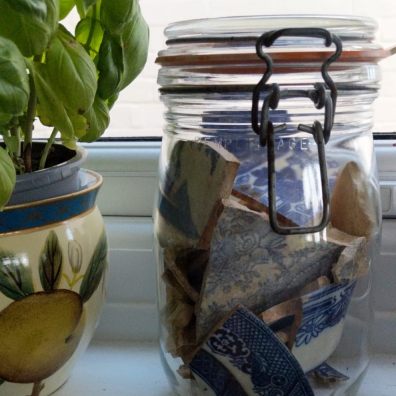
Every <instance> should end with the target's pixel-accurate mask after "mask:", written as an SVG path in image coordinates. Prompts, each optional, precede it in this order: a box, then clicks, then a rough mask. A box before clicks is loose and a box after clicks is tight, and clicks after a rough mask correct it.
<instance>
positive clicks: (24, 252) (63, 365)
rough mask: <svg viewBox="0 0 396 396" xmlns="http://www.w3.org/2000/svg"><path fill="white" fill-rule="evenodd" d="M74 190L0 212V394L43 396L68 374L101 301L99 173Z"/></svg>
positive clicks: (103, 253) (103, 248) (103, 255)
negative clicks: (97, 197) (83, 185)
mask: <svg viewBox="0 0 396 396" xmlns="http://www.w3.org/2000/svg"><path fill="white" fill-rule="evenodd" d="M81 172H82V173H84V178H85V180H87V183H86V186H85V187H84V188H83V189H82V190H80V191H78V192H75V193H69V194H65V195H62V196H58V197H55V198H50V199H45V200H40V201H35V202H33V203H29V204H22V205H14V206H9V207H7V208H6V209H5V210H4V211H3V212H1V213H0V378H1V386H0V396H26V395H31V396H46V395H49V394H51V393H53V392H54V391H55V390H56V389H58V388H59V387H60V386H61V385H62V384H64V382H65V381H66V380H67V379H68V377H69V375H70V372H71V369H72V367H73V364H74V363H75V360H76V359H77V357H78V355H80V353H81V352H83V351H84V349H85V348H86V347H87V346H88V343H89V341H90V339H91V337H92V335H93V332H94V329H95V326H96V324H97V322H98V318H99V315H100V312H101V308H102V305H103V300H104V275H105V270H106V267H107V242H106V236H105V231H104V225H103V220H102V217H101V215H100V212H99V210H98V208H97V207H96V205H95V200H96V195H97V192H98V190H99V187H100V186H101V184H102V178H101V176H100V175H98V174H96V173H93V172H88V171H81Z"/></svg>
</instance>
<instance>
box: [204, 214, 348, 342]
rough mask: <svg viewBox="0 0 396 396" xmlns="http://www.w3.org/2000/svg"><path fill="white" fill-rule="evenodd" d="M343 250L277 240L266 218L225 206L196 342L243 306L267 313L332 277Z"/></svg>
mask: <svg viewBox="0 0 396 396" xmlns="http://www.w3.org/2000/svg"><path fill="white" fill-rule="evenodd" d="M343 248H344V247H343V246H339V245H336V244H333V243H331V242H328V241H326V240H324V239H319V240H317V241H313V240H308V239H307V238H306V236H305V235H292V236H283V235H278V234H276V233H275V232H273V231H272V229H271V227H270V224H269V222H268V221H266V220H265V219H264V218H263V217H262V216H261V215H259V214H257V213H255V212H246V211H244V210H240V209H238V208H234V207H225V208H224V210H223V213H222V215H221V216H220V218H219V220H218V222H217V225H216V228H215V230H214V233H213V237H212V243H211V252H210V258H209V263H208V265H207V268H206V274H205V276H204V279H205V281H204V283H203V286H202V290H201V300H200V304H199V306H198V307H197V337H198V338H201V337H205V336H206V335H207V334H208V333H209V332H210V330H211V329H212V328H213V326H214V325H215V324H216V323H218V322H219V321H220V320H221V319H222V318H223V317H224V316H225V315H226V314H227V313H228V312H230V311H231V310H232V309H233V308H234V307H235V306H236V305H238V304H241V305H244V306H246V307H247V308H248V309H250V310H252V311H253V312H263V311H264V310H266V309H268V308H269V307H271V306H273V305H276V304H278V303H280V302H282V301H285V300H287V299H289V298H292V296H293V295H294V293H296V292H298V291H299V290H301V289H302V288H303V287H304V286H305V285H306V284H307V283H309V282H311V281H314V280H315V279H317V278H318V277H319V276H321V275H324V274H327V273H328V271H329V270H330V269H331V267H332V266H333V264H334V263H335V262H337V259H338V257H339V255H340V253H341V251H342V250H343Z"/></svg>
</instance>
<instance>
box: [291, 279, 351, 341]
mask: <svg viewBox="0 0 396 396" xmlns="http://www.w3.org/2000/svg"><path fill="white" fill-rule="evenodd" d="M355 285H356V281H355V282H349V283H342V284H338V285H330V286H328V287H326V288H325V290H320V291H318V292H313V293H311V294H310V295H309V296H308V300H307V301H306V302H305V303H304V305H303V320H302V324H301V326H300V328H299V330H298V333H297V336H296V342H295V345H296V347H300V346H302V345H307V344H309V343H310V342H311V340H312V339H313V338H316V337H318V336H319V335H320V334H321V333H322V332H323V331H324V330H326V329H328V328H330V327H333V326H336V325H337V324H338V323H340V321H341V320H342V319H344V317H345V315H346V313H347V310H348V306H349V303H350V301H351V297H352V294H353V290H354V288H355Z"/></svg>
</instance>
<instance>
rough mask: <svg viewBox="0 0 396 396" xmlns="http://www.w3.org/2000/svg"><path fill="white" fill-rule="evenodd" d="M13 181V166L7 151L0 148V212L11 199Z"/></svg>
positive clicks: (14, 175)
mask: <svg viewBox="0 0 396 396" xmlns="http://www.w3.org/2000/svg"><path fill="white" fill-rule="evenodd" d="M15 180H16V173H15V168H14V164H13V162H12V160H11V158H10V156H9V155H8V153H7V151H6V150H4V149H3V148H2V147H0V210H2V209H3V208H4V206H5V205H6V203H7V202H8V201H9V199H10V198H11V194H12V192H13V190H14V186H15Z"/></svg>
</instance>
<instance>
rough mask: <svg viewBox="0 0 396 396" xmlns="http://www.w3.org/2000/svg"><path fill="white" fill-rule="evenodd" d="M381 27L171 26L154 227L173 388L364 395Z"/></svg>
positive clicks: (290, 22) (225, 22)
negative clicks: (360, 392)
mask: <svg viewBox="0 0 396 396" xmlns="http://www.w3.org/2000/svg"><path fill="white" fill-rule="evenodd" d="M285 29H286V30H285ZM323 29H325V30H323ZM279 30H281V32H279ZM275 31H276V32H277V33H274V32H275ZM375 31H376V25H375V23H374V22H373V21H372V20H370V19H363V18H355V17H339V16H337V17H332V16H264V17H263V16H258V17H233V18H216V19H206V20H194V21H186V22H180V23H176V24H173V25H170V26H169V27H168V28H167V29H166V31H165V34H166V36H167V38H168V41H167V48H166V49H165V50H163V51H161V52H160V53H159V56H158V59H157V62H158V63H159V64H160V65H161V69H160V71H159V77H158V81H159V84H160V86H161V88H160V90H161V99H162V101H163V103H164V104H165V106H166V112H165V120H166V127H165V135H164V138H163V144H162V152H161V158H160V181H159V193H158V206H157V208H156V210H155V213H154V222H155V235H156V241H157V242H156V247H157V249H156V251H157V258H158V306H159V311H160V318H161V351H162V352H161V353H162V361H163V365H164V368H165V370H166V372H167V374H168V377H169V380H170V382H171V384H172V387H173V389H174V391H175V392H176V393H177V394H179V395H191V394H193V395H213V394H216V395H245V394H246V395H256V394H257V395H291V394H293V395H311V394H315V395H321V396H322V395H323V396H325V395H326V396H327V395H344V394H346V393H348V394H353V393H354V392H356V391H357V387H358V384H359V380H360V379H361V378H362V376H363V374H364V372H365V369H366V368H367V366H368V363H369V344H368V334H369V326H370V320H371V319H370V318H371V316H370V298H369V294H370V284H371V275H370V273H371V266H372V260H373V258H374V256H375V254H376V251H377V241H378V238H379V233H380V222H381V208H380V201H379V188H378V182H377V179H376V164H375V157H374V155H373V140H372V125H373V110H372V104H373V101H374V100H375V98H376V97H377V94H378V89H379V84H380V71H379V66H378V61H379V60H380V59H382V58H383V57H385V56H387V55H389V54H388V53H387V52H386V51H385V50H383V49H382V48H381V47H380V46H379V45H377V44H376V43H375V42H374V35H375ZM341 45H342V52H341ZM337 51H338V52H339V53H338V54H337V55H340V56H339V58H338V59H337V60H336V61H335V59H334V58H335V57H336V55H334V54H335V53H336V52H337ZM330 63H332V64H330ZM327 68H328V69H329V70H328V73H327V72H326V70H327ZM263 76H264V77H263ZM333 81H334V84H333ZM253 92H254V94H253ZM293 392H295V393H293Z"/></svg>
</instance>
